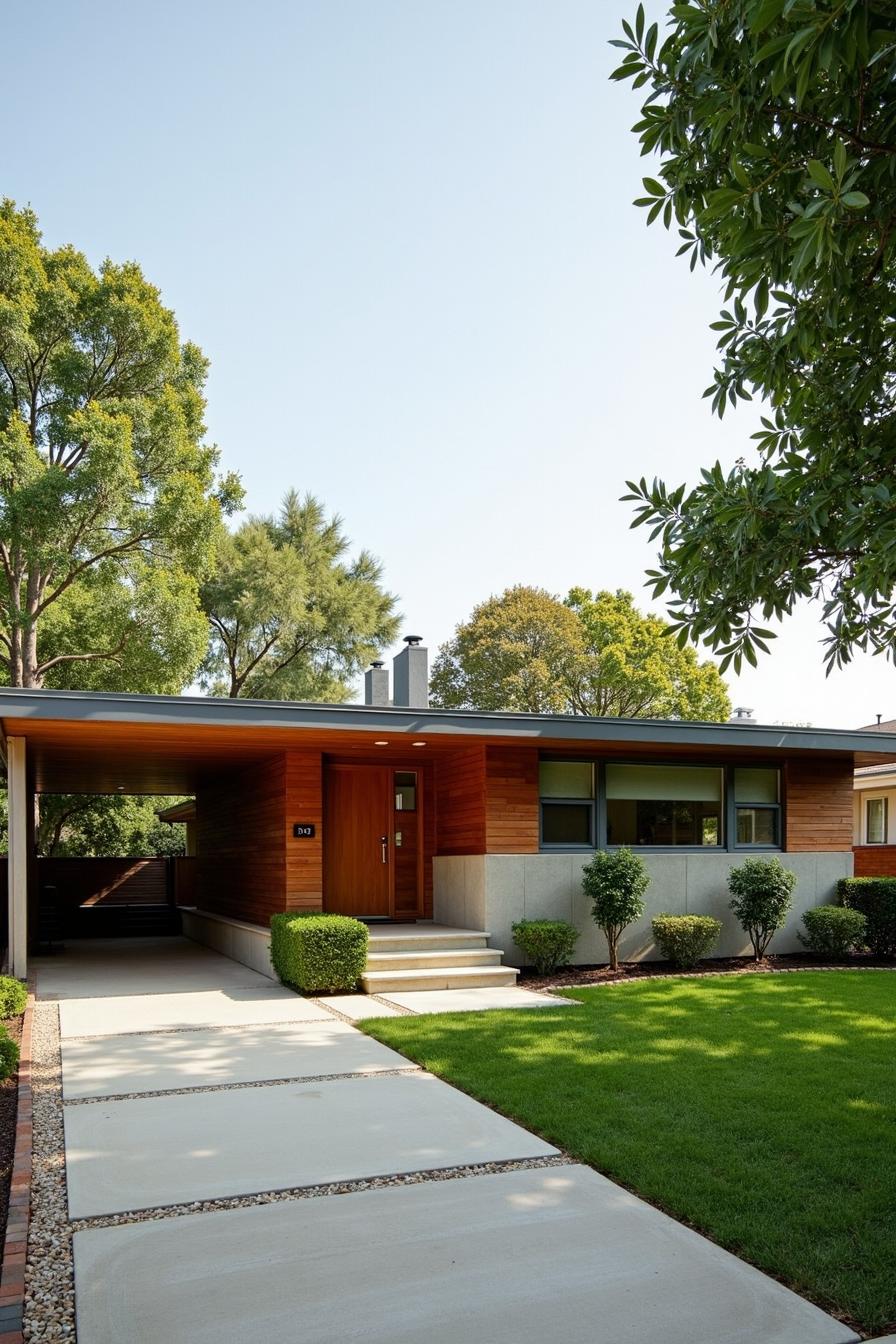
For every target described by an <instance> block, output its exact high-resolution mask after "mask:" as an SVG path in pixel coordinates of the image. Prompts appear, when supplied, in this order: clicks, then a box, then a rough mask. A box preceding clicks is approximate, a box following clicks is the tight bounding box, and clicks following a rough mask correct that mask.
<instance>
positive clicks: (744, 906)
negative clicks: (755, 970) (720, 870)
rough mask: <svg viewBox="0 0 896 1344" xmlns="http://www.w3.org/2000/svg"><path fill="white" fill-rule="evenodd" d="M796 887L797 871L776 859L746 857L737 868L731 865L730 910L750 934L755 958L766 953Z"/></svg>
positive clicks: (779, 926) (785, 916)
mask: <svg viewBox="0 0 896 1344" xmlns="http://www.w3.org/2000/svg"><path fill="white" fill-rule="evenodd" d="M795 886H796V873H792V872H791V871H790V869H789V868H785V867H784V865H783V863H782V862H781V860H780V859H779V858H772V859H747V861H746V863H742V864H741V865H740V867H739V868H732V870H731V872H730V874H729V876H728V890H729V891H730V892H731V895H732V897H733V900H732V901H731V909H732V910H733V911H734V913H735V914H736V915H737V918H738V920H739V922H740V924H741V927H742V928H743V929H745V930H746V932H747V933H748V934H749V935H750V942H751V943H752V944H753V954H754V956H755V958H756V960H757V961H761V960H762V958H763V957H764V956H765V952H766V948H767V947H768V945H769V943H770V942H771V940H772V938H773V936H774V934H775V932H776V930H778V929H780V928H781V925H782V924H783V923H784V921H785V919H786V918H787V912H788V910H789V909H790V907H791V905H792V900H791V893H792V891H793V889H794V887H795Z"/></svg>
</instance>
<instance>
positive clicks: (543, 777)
mask: <svg viewBox="0 0 896 1344" xmlns="http://www.w3.org/2000/svg"><path fill="white" fill-rule="evenodd" d="M539 792H540V794H541V843H542V846H543V847H544V848H546V849H549V848H550V847H551V846H558V847H560V848H563V849H593V848H594V833H595V826H594V795H595V790H594V765H593V763H592V762H591V761H542V762H541V765H540V767H539Z"/></svg>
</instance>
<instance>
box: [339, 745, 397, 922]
mask: <svg viewBox="0 0 896 1344" xmlns="http://www.w3.org/2000/svg"><path fill="white" fill-rule="evenodd" d="M391 784H392V771H391V770H390V769H388V768H386V767H381V766H371V765H330V766H328V767H327V783H326V802H325V808H324V908H325V909H326V910H328V911H329V912H330V913H331V914H339V915H386V916H388V915H391V914H392V854H391V851H392V845H391V843H390V840H391V836H390V830H391V820H392V817H391V807H390V804H391V796H390V795H391Z"/></svg>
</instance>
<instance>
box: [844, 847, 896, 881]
mask: <svg viewBox="0 0 896 1344" xmlns="http://www.w3.org/2000/svg"><path fill="white" fill-rule="evenodd" d="M853 858H854V867H853V871H854V873H855V875H856V877H896V845H856V846H855V848H854V849H853Z"/></svg>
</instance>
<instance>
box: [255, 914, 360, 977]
mask: <svg viewBox="0 0 896 1344" xmlns="http://www.w3.org/2000/svg"><path fill="white" fill-rule="evenodd" d="M271 961H272V962H273V964H274V970H275V971H276V972H277V974H278V975H279V977H280V979H281V980H282V981H283V983H284V984H287V985H292V986H293V987H294V988H295V989H298V990H301V992H302V993H303V994H332V993H335V992H336V991H338V990H343V991H348V992H351V990H353V989H356V988H357V985H358V981H359V980H360V978H361V975H362V974H363V971H364V967H365V966H366V965H367V925H366V924H362V923H361V921H360V920H359V919H351V918H350V917H349V916H348V915H316V914H310V915H293V914H281V915H272V916H271Z"/></svg>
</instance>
